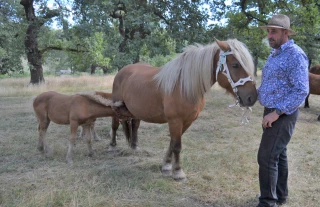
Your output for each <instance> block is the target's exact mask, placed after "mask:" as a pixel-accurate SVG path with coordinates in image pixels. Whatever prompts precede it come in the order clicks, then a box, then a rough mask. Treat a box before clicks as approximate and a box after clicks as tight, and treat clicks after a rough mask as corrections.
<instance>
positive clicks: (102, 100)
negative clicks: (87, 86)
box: [76, 91, 112, 106]
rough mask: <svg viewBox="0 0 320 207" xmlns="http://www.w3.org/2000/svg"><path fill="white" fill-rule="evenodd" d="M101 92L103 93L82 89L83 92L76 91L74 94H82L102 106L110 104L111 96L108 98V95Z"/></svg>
mask: <svg viewBox="0 0 320 207" xmlns="http://www.w3.org/2000/svg"><path fill="white" fill-rule="evenodd" d="M103 94H104V93H103V92H97V91H84V92H79V93H76V95H80V96H84V97H86V98H88V99H90V100H92V101H95V102H97V103H99V104H102V105H104V106H112V99H111V98H110V99H109V98H108V96H104V95H103ZM107 95H108V94H107Z"/></svg>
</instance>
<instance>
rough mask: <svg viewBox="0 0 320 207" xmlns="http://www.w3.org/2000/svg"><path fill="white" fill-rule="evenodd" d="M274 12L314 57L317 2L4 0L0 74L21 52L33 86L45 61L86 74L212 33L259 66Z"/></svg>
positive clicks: (156, 57)
mask: <svg viewBox="0 0 320 207" xmlns="http://www.w3.org/2000/svg"><path fill="white" fill-rule="evenodd" d="M52 3H53V5H54V6H53V7H52V6H49V5H52ZM275 13H283V14H287V15H288V16H289V17H290V18H291V25H292V28H293V29H294V30H295V31H296V33H297V35H295V36H294V37H293V39H294V40H295V42H296V43H297V44H298V45H299V46H301V47H302V48H303V49H304V51H305V52H306V54H307V55H308V57H309V59H310V65H313V64H316V63H319V62H320V58H319V56H320V55H319V54H320V52H319V51H320V3H319V1H318V0H288V1H282V0H264V1H261V0H256V1H254V0H240V1H239V0H230V1H225V0H211V1H210V0H188V1H185V0H99V1H98V0H73V1H67V0H3V1H1V2H0V73H1V74H2V75H8V74H13V73H19V72H20V73H23V68H22V57H24V58H25V59H27V62H28V67H29V71H30V77H31V79H30V83H32V84H39V83H41V82H44V81H45V79H44V73H43V65H44V64H47V65H49V66H50V67H53V68H55V69H56V70H60V69H70V70H71V71H72V72H90V73H92V74H94V73H95V71H96V69H97V68H100V69H101V70H102V71H103V73H110V72H113V71H117V70H119V69H121V68H122V67H123V66H124V65H127V64H130V63H134V62H138V61H146V62H149V63H151V64H153V65H155V66H161V65H163V64H164V63H166V62H168V61H169V60H170V59H171V58H172V57H173V56H174V55H175V54H176V53H179V52H181V51H182V48H183V47H185V46H186V45H189V44H193V43H201V44H207V43H210V42H212V41H213V39H214V37H216V38H218V39H221V40H226V39H228V38H237V39H239V40H240V41H242V42H244V43H245V44H246V45H247V46H248V48H249V49H250V51H251V54H252V55H253V57H254V60H255V63H256V66H258V65H259V62H260V61H264V60H265V59H266V57H267V56H268V54H269V50H270V48H268V46H267V44H265V43H266V42H265V38H266V33H265V32H264V31H263V30H261V29H260V28H259V26H261V25H265V24H267V22H268V20H269V18H270V17H271V15H272V14H275ZM71 19H72V21H71ZM54 22H55V23H56V24H57V27H53V26H52V24H53V23H54Z"/></svg>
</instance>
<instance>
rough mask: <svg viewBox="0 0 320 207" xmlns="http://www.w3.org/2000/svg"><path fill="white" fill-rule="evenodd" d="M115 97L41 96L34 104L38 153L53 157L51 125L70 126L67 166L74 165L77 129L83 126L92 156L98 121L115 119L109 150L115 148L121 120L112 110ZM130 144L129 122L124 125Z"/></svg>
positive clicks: (52, 93) (91, 94)
mask: <svg viewBox="0 0 320 207" xmlns="http://www.w3.org/2000/svg"><path fill="white" fill-rule="evenodd" d="M111 96H112V94H110V93H104V92H83V93H79V94H76V95H64V94H60V93H57V92H55V91H48V92H44V93H42V94H40V95H38V96H37V97H36V98H35V99H34V101H33V109H34V112H35V115H36V117H37V119H38V124H39V125H38V132H39V141H38V149H39V150H40V151H44V152H45V154H46V156H48V157H51V156H52V151H51V149H50V148H49V146H48V144H47V142H46V140H45V134H46V132H47V129H48V126H49V124H50V121H53V122H54V123H56V124H64V125H66V124H70V131H71V135H70V138H69V149H68V153H67V157H66V159H67V162H68V163H72V162H73V161H72V151H73V147H74V146H75V142H76V136H77V129H78V126H82V134H83V136H84V137H85V138H86V140H87V145H88V150H89V155H90V156H91V155H93V150H92V146H91V134H93V135H94V136H95V132H94V131H92V130H93V127H94V123H95V120H96V118H99V117H109V116H111V117H112V129H111V133H110V134H111V143H110V147H114V146H115V145H116V131H117V129H118V127H119V119H118V118H117V117H116V114H115V112H114V111H113V110H112V108H111V105H112V100H111ZM121 123H122V126H123V131H124V133H125V136H126V138H127V140H128V141H129V139H130V134H129V130H128V127H127V122H124V121H123V122H121Z"/></svg>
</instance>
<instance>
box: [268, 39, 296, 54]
mask: <svg viewBox="0 0 320 207" xmlns="http://www.w3.org/2000/svg"><path fill="white" fill-rule="evenodd" d="M292 44H294V41H293V40H289V41H288V42H286V43H284V44H282V45H281V46H280V47H279V49H277V50H276V49H272V50H271V54H272V55H278V54H280V53H282V51H284V50H285V49H287V48H288V47H289V46H290V45H292Z"/></svg>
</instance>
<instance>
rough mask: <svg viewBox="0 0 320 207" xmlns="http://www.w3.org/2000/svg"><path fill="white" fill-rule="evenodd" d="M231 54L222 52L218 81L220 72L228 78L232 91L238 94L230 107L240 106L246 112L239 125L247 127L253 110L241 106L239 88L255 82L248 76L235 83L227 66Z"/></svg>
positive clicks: (217, 71) (218, 68)
mask: <svg viewBox="0 0 320 207" xmlns="http://www.w3.org/2000/svg"><path fill="white" fill-rule="evenodd" d="M230 54H232V52H231V51H226V52H223V51H222V50H220V59H219V64H218V67H217V70H216V80H218V73H219V72H220V71H221V72H222V74H224V75H225V76H226V77H227V78H228V81H229V83H230V85H231V87H232V90H233V92H234V93H235V94H236V100H235V103H234V104H231V105H229V107H230V108H232V107H235V106H238V107H239V108H240V109H241V110H244V112H243V113H242V116H241V118H240V120H239V121H238V123H239V125H246V124H248V123H249V122H250V113H251V112H252V109H251V107H241V106H240V103H239V99H240V98H239V96H238V88H237V86H239V85H244V84H245V83H246V82H247V81H253V80H252V78H251V77H250V76H248V77H246V78H240V79H239V80H238V81H237V82H236V83H234V82H233V80H232V78H231V75H230V72H229V68H228V65H227V55H230ZM222 67H223V69H222Z"/></svg>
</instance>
